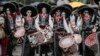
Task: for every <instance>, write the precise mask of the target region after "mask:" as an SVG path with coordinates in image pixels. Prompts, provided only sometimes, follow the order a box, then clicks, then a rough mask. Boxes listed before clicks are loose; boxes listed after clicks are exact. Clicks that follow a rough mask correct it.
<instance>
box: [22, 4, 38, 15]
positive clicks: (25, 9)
mask: <svg viewBox="0 0 100 56" xmlns="http://www.w3.org/2000/svg"><path fill="white" fill-rule="evenodd" d="M28 10H31V11H32V15H31V16H32V17H33V16H36V15H37V9H36V8H35V7H33V6H25V7H23V8H22V9H21V14H22V15H23V16H27V15H26V12H27V11H28Z"/></svg>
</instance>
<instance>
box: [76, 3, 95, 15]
mask: <svg viewBox="0 0 100 56" xmlns="http://www.w3.org/2000/svg"><path fill="white" fill-rule="evenodd" d="M84 11H88V13H89V14H90V15H93V14H94V12H95V11H94V9H93V8H91V7H89V6H86V5H85V6H81V7H79V8H78V11H77V12H78V13H82V14H83V12H84Z"/></svg>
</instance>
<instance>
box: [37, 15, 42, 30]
mask: <svg viewBox="0 0 100 56" xmlns="http://www.w3.org/2000/svg"><path fill="white" fill-rule="evenodd" d="M35 28H36V29H37V30H38V31H40V30H42V29H41V28H40V27H39V15H37V18H36V19H35Z"/></svg>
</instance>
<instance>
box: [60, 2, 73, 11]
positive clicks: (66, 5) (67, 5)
mask: <svg viewBox="0 0 100 56" xmlns="http://www.w3.org/2000/svg"><path fill="white" fill-rule="evenodd" d="M61 6H65V7H68V8H70V10H71V11H72V10H73V8H72V6H70V5H69V4H63V5H61Z"/></svg>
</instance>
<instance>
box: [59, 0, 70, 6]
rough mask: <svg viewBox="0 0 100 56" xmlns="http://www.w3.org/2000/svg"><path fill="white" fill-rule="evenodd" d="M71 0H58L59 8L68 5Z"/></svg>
mask: <svg viewBox="0 0 100 56" xmlns="http://www.w3.org/2000/svg"><path fill="white" fill-rule="evenodd" d="M68 3H69V0H58V1H57V6H60V5H63V4H68Z"/></svg>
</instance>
